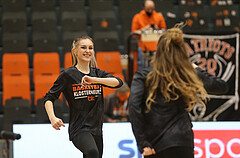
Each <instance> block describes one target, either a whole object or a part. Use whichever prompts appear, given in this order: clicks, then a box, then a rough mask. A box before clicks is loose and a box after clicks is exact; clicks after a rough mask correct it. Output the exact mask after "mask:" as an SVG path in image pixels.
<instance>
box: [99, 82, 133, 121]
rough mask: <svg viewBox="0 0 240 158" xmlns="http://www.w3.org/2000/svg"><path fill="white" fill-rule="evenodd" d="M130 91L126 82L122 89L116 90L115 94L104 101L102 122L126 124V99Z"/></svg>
mask: <svg viewBox="0 0 240 158" xmlns="http://www.w3.org/2000/svg"><path fill="white" fill-rule="evenodd" d="M129 93H130V89H129V87H128V85H127V83H126V82H124V83H123V85H122V87H120V88H118V89H116V91H115V93H112V94H109V95H108V96H107V97H106V98H105V100H104V121H105V122H109V123H110V122H111V123H113V122H126V121H128V107H127V102H128V97H129Z"/></svg>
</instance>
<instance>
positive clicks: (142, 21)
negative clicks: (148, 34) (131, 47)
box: [131, 0, 167, 69]
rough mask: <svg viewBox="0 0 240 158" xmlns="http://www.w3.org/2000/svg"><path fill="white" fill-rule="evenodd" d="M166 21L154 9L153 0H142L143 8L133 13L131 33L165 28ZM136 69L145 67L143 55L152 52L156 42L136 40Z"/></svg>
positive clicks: (154, 49)
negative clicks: (137, 48)
mask: <svg viewBox="0 0 240 158" xmlns="http://www.w3.org/2000/svg"><path fill="white" fill-rule="evenodd" d="M166 29H167V26H166V22H165V19H164V17H163V15H162V14H160V13H158V12H156V11H155V3H154V1H153V0H144V3H143V10H141V11H140V12H139V13H137V14H136V15H134V17H133V20H132V29H131V30H132V31H131V32H132V33H136V34H141V33H142V32H144V31H152V30H166ZM138 47H139V50H138V69H142V68H143V67H145V66H146V65H145V59H144V58H143V56H144V55H145V56H146V54H147V52H149V53H150V54H154V53H153V52H155V51H156V49H157V48H156V42H154V41H145V42H143V41H141V38H139V42H138Z"/></svg>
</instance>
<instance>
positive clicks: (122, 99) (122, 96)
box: [116, 91, 130, 102]
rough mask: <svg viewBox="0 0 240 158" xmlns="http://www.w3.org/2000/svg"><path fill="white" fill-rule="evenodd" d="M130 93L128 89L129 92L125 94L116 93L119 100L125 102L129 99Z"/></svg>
mask: <svg viewBox="0 0 240 158" xmlns="http://www.w3.org/2000/svg"><path fill="white" fill-rule="evenodd" d="M129 93H130V92H129V91H128V92H126V93H124V94H120V93H117V94H116V95H117V97H118V98H119V100H120V101H121V102H124V101H125V100H127V99H128V97H129Z"/></svg>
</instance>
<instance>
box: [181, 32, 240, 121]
mask: <svg viewBox="0 0 240 158" xmlns="http://www.w3.org/2000/svg"><path fill="white" fill-rule="evenodd" d="M184 38H185V46H186V48H187V51H188V53H189V56H190V60H191V61H192V62H194V63H195V64H197V65H198V66H199V67H200V68H201V69H203V70H206V71H207V72H208V73H210V74H212V75H215V76H217V77H220V78H221V79H223V80H224V81H226V82H227V83H228V86H229V90H228V93H227V94H224V95H210V101H209V102H208V103H207V104H206V107H207V108H206V110H205V109H204V108H203V106H202V105H196V106H195V108H194V109H193V111H192V112H191V118H192V120H196V121H208V120H213V121H217V120H235V119H236V120H240V116H239V114H240V112H239V111H240V109H239V105H238V103H239V94H238V91H239V90H238V86H239V85H238V84H239V34H238V33H236V34H232V35H221V36H220V35H219V36H212V35H187V34H185V35H184Z"/></svg>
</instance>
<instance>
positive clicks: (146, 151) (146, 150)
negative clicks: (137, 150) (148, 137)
mask: <svg viewBox="0 0 240 158" xmlns="http://www.w3.org/2000/svg"><path fill="white" fill-rule="evenodd" d="M153 154H156V152H155V150H154V149H153V148H150V147H145V148H143V153H142V155H143V156H149V155H153Z"/></svg>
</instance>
